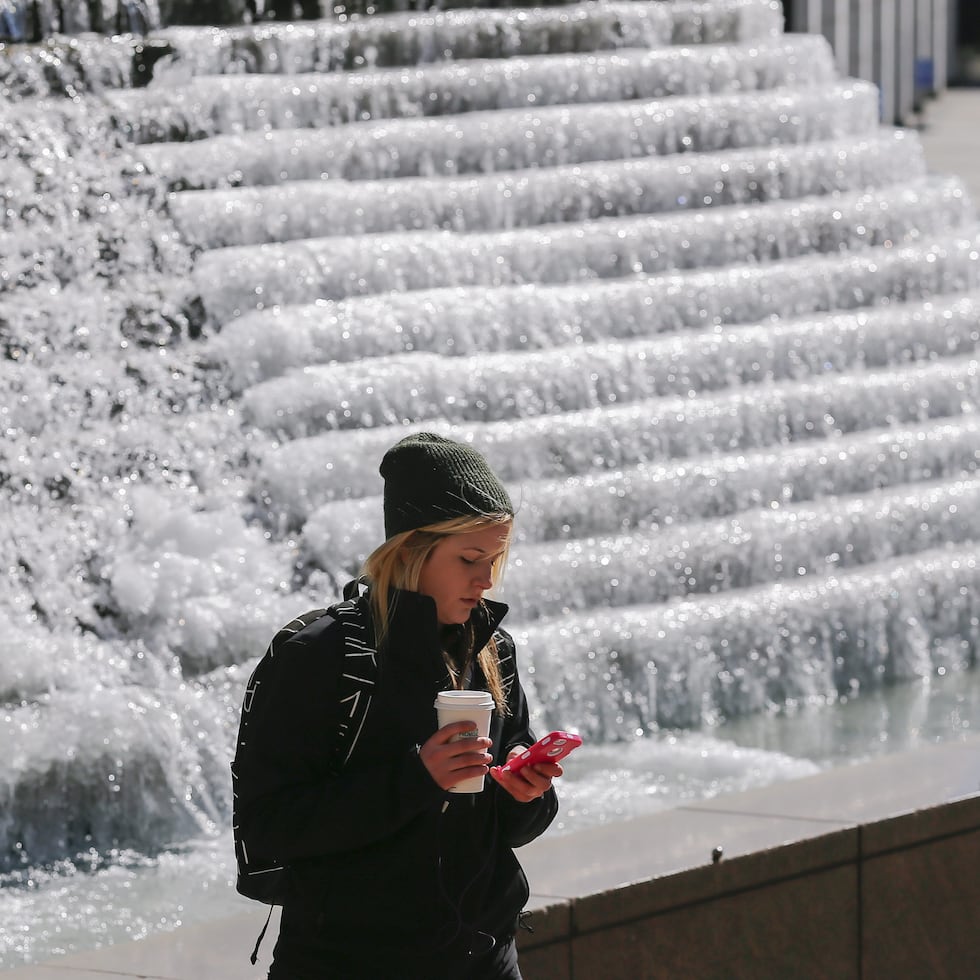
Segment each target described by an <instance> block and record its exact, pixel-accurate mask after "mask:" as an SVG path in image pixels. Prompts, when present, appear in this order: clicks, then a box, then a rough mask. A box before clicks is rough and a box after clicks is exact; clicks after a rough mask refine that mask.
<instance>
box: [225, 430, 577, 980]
mask: <svg viewBox="0 0 980 980" xmlns="http://www.w3.org/2000/svg"><path fill="white" fill-rule="evenodd" d="M381 475H382V476H383V477H384V481H385V485H384V520H385V534H386V538H387V540H386V541H385V543H384V544H383V545H381V547H380V548H378V549H377V550H376V551H375V552H374V553H373V554H372V555H371V556H370V557H369V558H368V560H367V562H366V563H365V568H364V576H363V578H364V579H366V581H367V583H368V591H367V594H366V595H365V596H363V597H361V598H359V599H358V601H357V604H356V612H357V614H358V615H360V616H361V617H362V618H363V622H364V624H365V625H366V626H367V627H368V629H367V636H368V637H373V644H372V643H371V642H370V640H369V641H368V646H369V647H370V646H371V645H373V646H374V647H375V648H376V650H377V658H376V674H375V679H374V682H373V688H372V691H371V700H370V708H369V710H368V711H367V713H366V715H365V716H364V718H363V724H360V723H359V727H358V731H357V732H356V734H355V735H354V736H353V739H352V745H351V748H350V750H349V751H350V754H349V757H348V758H347V761H346V762H345V763H344V764H343V766H342V767H340V766H338V765H337V764H336V763H335V762H334V761H332V759H333V758H334V757H332V756H331V747H332V746H333V745H334V742H335V739H336V728H337V712H336V711H335V710H331V709H332V707H333V706H334V704H335V702H336V693H337V686H338V675H339V671H340V669H341V665H342V663H343V660H344V648H343V638H342V636H341V632H340V629H339V627H338V624H337V621H336V620H334V619H333V618H332V617H330V616H324V617H323V618H322V619H320V620H317V621H316V622H315V623H313V624H311V625H310V626H308V627H306V628H305V629H303V630H301V631H300V632H299V633H297V634H296V635H295V636H294V637H293V638H292V639H290V640H289V641H288V642H287V643H285V645H282V646H279V647H278V648H277V649H276V652H275V657H274V659H273V660H272V661H271V665H270V669H269V671H268V673H267V674H265V675H264V676H263V680H262V684H261V685H260V686H259V687H258V688H257V690H256V691H255V693H254V697H253V698H252V702H251V704H250V709H249V727H248V734H247V738H244V737H243V738H242V739H241V740H240V743H239V751H238V755H237V756H236V762H235V774H236V794H237V798H236V818H237V821H238V827H239V833H240V835H241V838H242V840H243V841H244V843H245V844H246V845H247V847H248V848H249V849H250V850H251V851H253V852H255V853H261V854H274V855H276V858H277V860H279V861H281V862H283V863H284V864H286V865H287V866H288V868H289V893H288V897H287V898H286V899H285V900H284V902H283V912H282V920H281V925H280V932H279V939H278V942H277V943H276V948H275V952H274V960H273V965H272V968H271V970H270V972H269V978H270V980H314V978H317V980H319V978H331V980H333V978H337V980H362V978H363V980H387V978H398V980H411V978H414V980H440V978H446V980H519V978H520V971H519V968H518V965H517V953H516V945H515V940H514V934H515V930H516V928H517V921H518V915H519V913H520V911H521V909H522V908H523V906H524V903H525V902H526V900H527V897H528V887H527V880H526V879H525V877H524V873H523V871H522V870H521V868H520V865H519V863H518V862H517V859H516V858H515V856H514V853H513V848H515V847H519V846H520V845H522V844H525V843H527V842H528V841H530V840H533V839H534V838H535V837H537V836H538V835H539V834H541V833H542V832H543V831H544V830H545V829H546V828H547V826H548V825H549V824H550V823H551V821H552V820H553V819H554V816H555V813H556V812H557V807H558V804H557V799H556V797H555V792H554V790H553V789H552V786H551V782H552V780H553V779H554V778H556V777H558V776H560V775H561V773H562V769H561V766H560V765H558V764H547V765H538V766H535V767H529V768H528V769H526V770H522V771H521V772H519V773H516V774H511V773H505V774H498V773H496V772H495V773H494V774H493V776H492V777H491V778H490V779H487V780H485V788H484V790H483V791H482V792H480V793H476V794H452V793H450V792H449V789H450V787H452V786H454V785H455V784H456V783H458V782H460V781H461V780H463V779H466V778H469V777H473V776H485V775H486V774H487V773H488V772H489V769H490V766H491V765H501V764H502V763H503V762H505V761H506V760H507V759H509V758H511V757H512V756H514V755H517V754H519V753H520V752H521V751H522V749H523V748H526V747H527V746H529V745H531V744H532V743H533V741H534V735H533V734H532V732H531V731H530V729H529V727H528V710H527V703H526V701H525V697H524V692H523V690H522V689H521V685H520V681H519V680H518V679H517V674H516V665H515V659H514V656H515V654H514V644H513V641H512V640H511V638H510V636H508V635H507V634H506V633H505V632H503V631H502V630H500V629H499V623H500V621H501V619H502V618H503V616H504V614H505V612H506V606H504V605H502V604H501V603H498V602H493V601H491V600H489V599H486V598H485V593H486V592H487V591H488V590H489V589H490V588H491V587H492V586H493V584H494V582H495V581H496V579H497V578H498V576H499V572H500V569H501V567H502V565H503V563H504V560H505V557H506V554H507V549H508V545H509V542H510V535H511V527H512V523H513V517H514V508H513V506H512V504H511V501H510V498H509V496H508V495H507V491H506V490H505V489H504V487H503V486H502V485H501V483H500V481H499V480H498V479H497V477H496V476H495V475H494V474H493V472H492V471H491V470H490V468H489V467H488V466H487V463H486V461H485V460H484V459H483V457H482V456H480V454H479V453H477V452H475V451H474V450H473V449H471V448H470V447H468V446H465V445H463V444H461V443H457V442H454V441H452V440H449V439H445V438H443V437H440V436H437V435H432V434H430V433H418V434H415V435H412V436H409V437H407V438H405V439H402V440H401V441H400V442H398V443H397V444H396V445H395V446H393V447H392V448H391V449H390V450H389V451H388V452H387V453H386V454H385V457H384V459H383V460H382V464H381ZM452 688H457V689H475V690H485V691H489V692H490V693H491V694H492V695H493V699H494V703H495V710H494V714H493V720H492V722H491V729H490V737H489V738H473V737H467V738H462V739H459V738H457V739H455V740H454V739H453V737H454V736H459V735H461V734H462V733H464V732H466V731H468V730H470V729H471V726H470V725H469V724H468V723H467V722H458V723H454V724H450V725H446V726H444V727H443V728H441V729H438V730H436V715H435V709H434V706H433V705H434V701H435V698H436V695H437V693H438V692H439V691H442V690H447V689H452Z"/></svg>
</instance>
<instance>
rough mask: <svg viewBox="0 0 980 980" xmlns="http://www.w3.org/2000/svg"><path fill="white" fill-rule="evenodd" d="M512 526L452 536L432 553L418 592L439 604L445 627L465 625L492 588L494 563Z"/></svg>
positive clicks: (438, 607)
mask: <svg viewBox="0 0 980 980" xmlns="http://www.w3.org/2000/svg"><path fill="white" fill-rule="evenodd" d="M510 529H511V525H510V524H509V523H508V524H495V525H493V526H491V527H487V528H482V529H481V530H479V531H468V532H467V533H466V534H449V535H447V536H446V537H444V538H442V539H441V540H440V541H439V542H438V544H436V546H435V547H434V548H433V549H432V551H431V552H429V557H428V558H427V559H426V560H425V564H424V565H423V566H422V575H421V577H420V578H419V592H421V593H422V595H427V596H431V597H432V598H433V599H435V602H436V617H437V618H438V620H439V623H440V624H441V625H443V626H450V625H453V624H459V623H465V622H466V621H467V620H468V619H469V618H470V613H471V612H473V609H474V607H475V606H476V605H477V603H478V602H479V601H480V600H481V599H482V598H483V593H484V592H486V591H487V590H488V589H489V588H490V587H491V586H492V585H493V579H492V577H491V575H492V571H493V563H494V561H495V560H496V559H497V558H499V557H500V556H501V555H502V554H503V553H504V551H505V550H506V548H507V542H508V541H509V540H510Z"/></svg>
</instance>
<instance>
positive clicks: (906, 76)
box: [895, 0, 915, 122]
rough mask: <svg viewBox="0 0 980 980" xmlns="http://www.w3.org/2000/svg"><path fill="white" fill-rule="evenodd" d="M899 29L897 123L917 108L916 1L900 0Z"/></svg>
mask: <svg viewBox="0 0 980 980" xmlns="http://www.w3.org/2000/svg"><path fill="white" fill-rule="evenodd" d="M897 29H898V35H897V36H898V64H897V65H896V66H895V69H896V70H895V91H896V121H897V122H905V121H906V119H907V118H908V117H909V116H910V115H911V113H912V109H913V108H914V106H915V0H898V25H897Z"/></svg>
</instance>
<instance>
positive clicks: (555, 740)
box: [495, 732, 582, 772]
mask: <svg viewBox="0 0 980 980" xmlns="http://www.w3.org/2000/svg"><path fill="white" fill-rule="evenodd" d="M581 744H582V739H581V738H579V736H578V735H573V734H572V733H571V732H549V733H548V734H547V735H545V737H544V738H539V739H538V740H537V741H536V742H535V743H534V745H532V746H531V747H530V748H529V749H527V750H526V751H524V752H522V753H521V754H520V755H516V756H514V758H513V759H511V760H510V762H507V763H505V764H504V765H502V766H495V768H496V769H499V770H500V771H501V772H519V771H520V770H521V769H523V768H524V767H525V766H531V765H534V763H536V762H558V760H559V759H564V758H565V756H566V755H568V753H569V752H571V751H572V749H577V748H578V747H579V746H580V745H581Z"/></svg>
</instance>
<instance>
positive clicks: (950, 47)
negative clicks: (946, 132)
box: [783, 0, 980, 124]
mask: <svg viewBox="0 0 980 980" xmlns="http://www.w3.org/2000/svg"><path fill="white" fill-rule="evenodd" d="M783 11H784V15H785V18H786V29H787V30H788V31H799V32H804V33H809V34H823V35H824V37H826V38H827V40H828V41H830V43H831V44H832V45H833V48H834V52H835V55H836V58H837V65H838V67H839V69H840V71H841V73H842V74H844V75H848V76H851V77H855V78H863V79H867V80H869V81H873V82H874V83H875V84H877V85H878V86H879V87H880V88H881V118H882V121H883V122H889V123H892V122H893V123H904V124H909V123H911V122H913V121H914V117H915V115H916V114H917V113H918V112H920V111H921V109H922V106H923V103H924V102H925V101H926V100H927V99H929V98H930V97H932V96H934V95H937V94H939V93H940V92H942V91H943V90H944V89H945V88H946V87H947V86H949V85H956V86H966V85H978V84H980V5H978V4H977V3H975V2H971V0H784V3H783Z"/></svg>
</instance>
